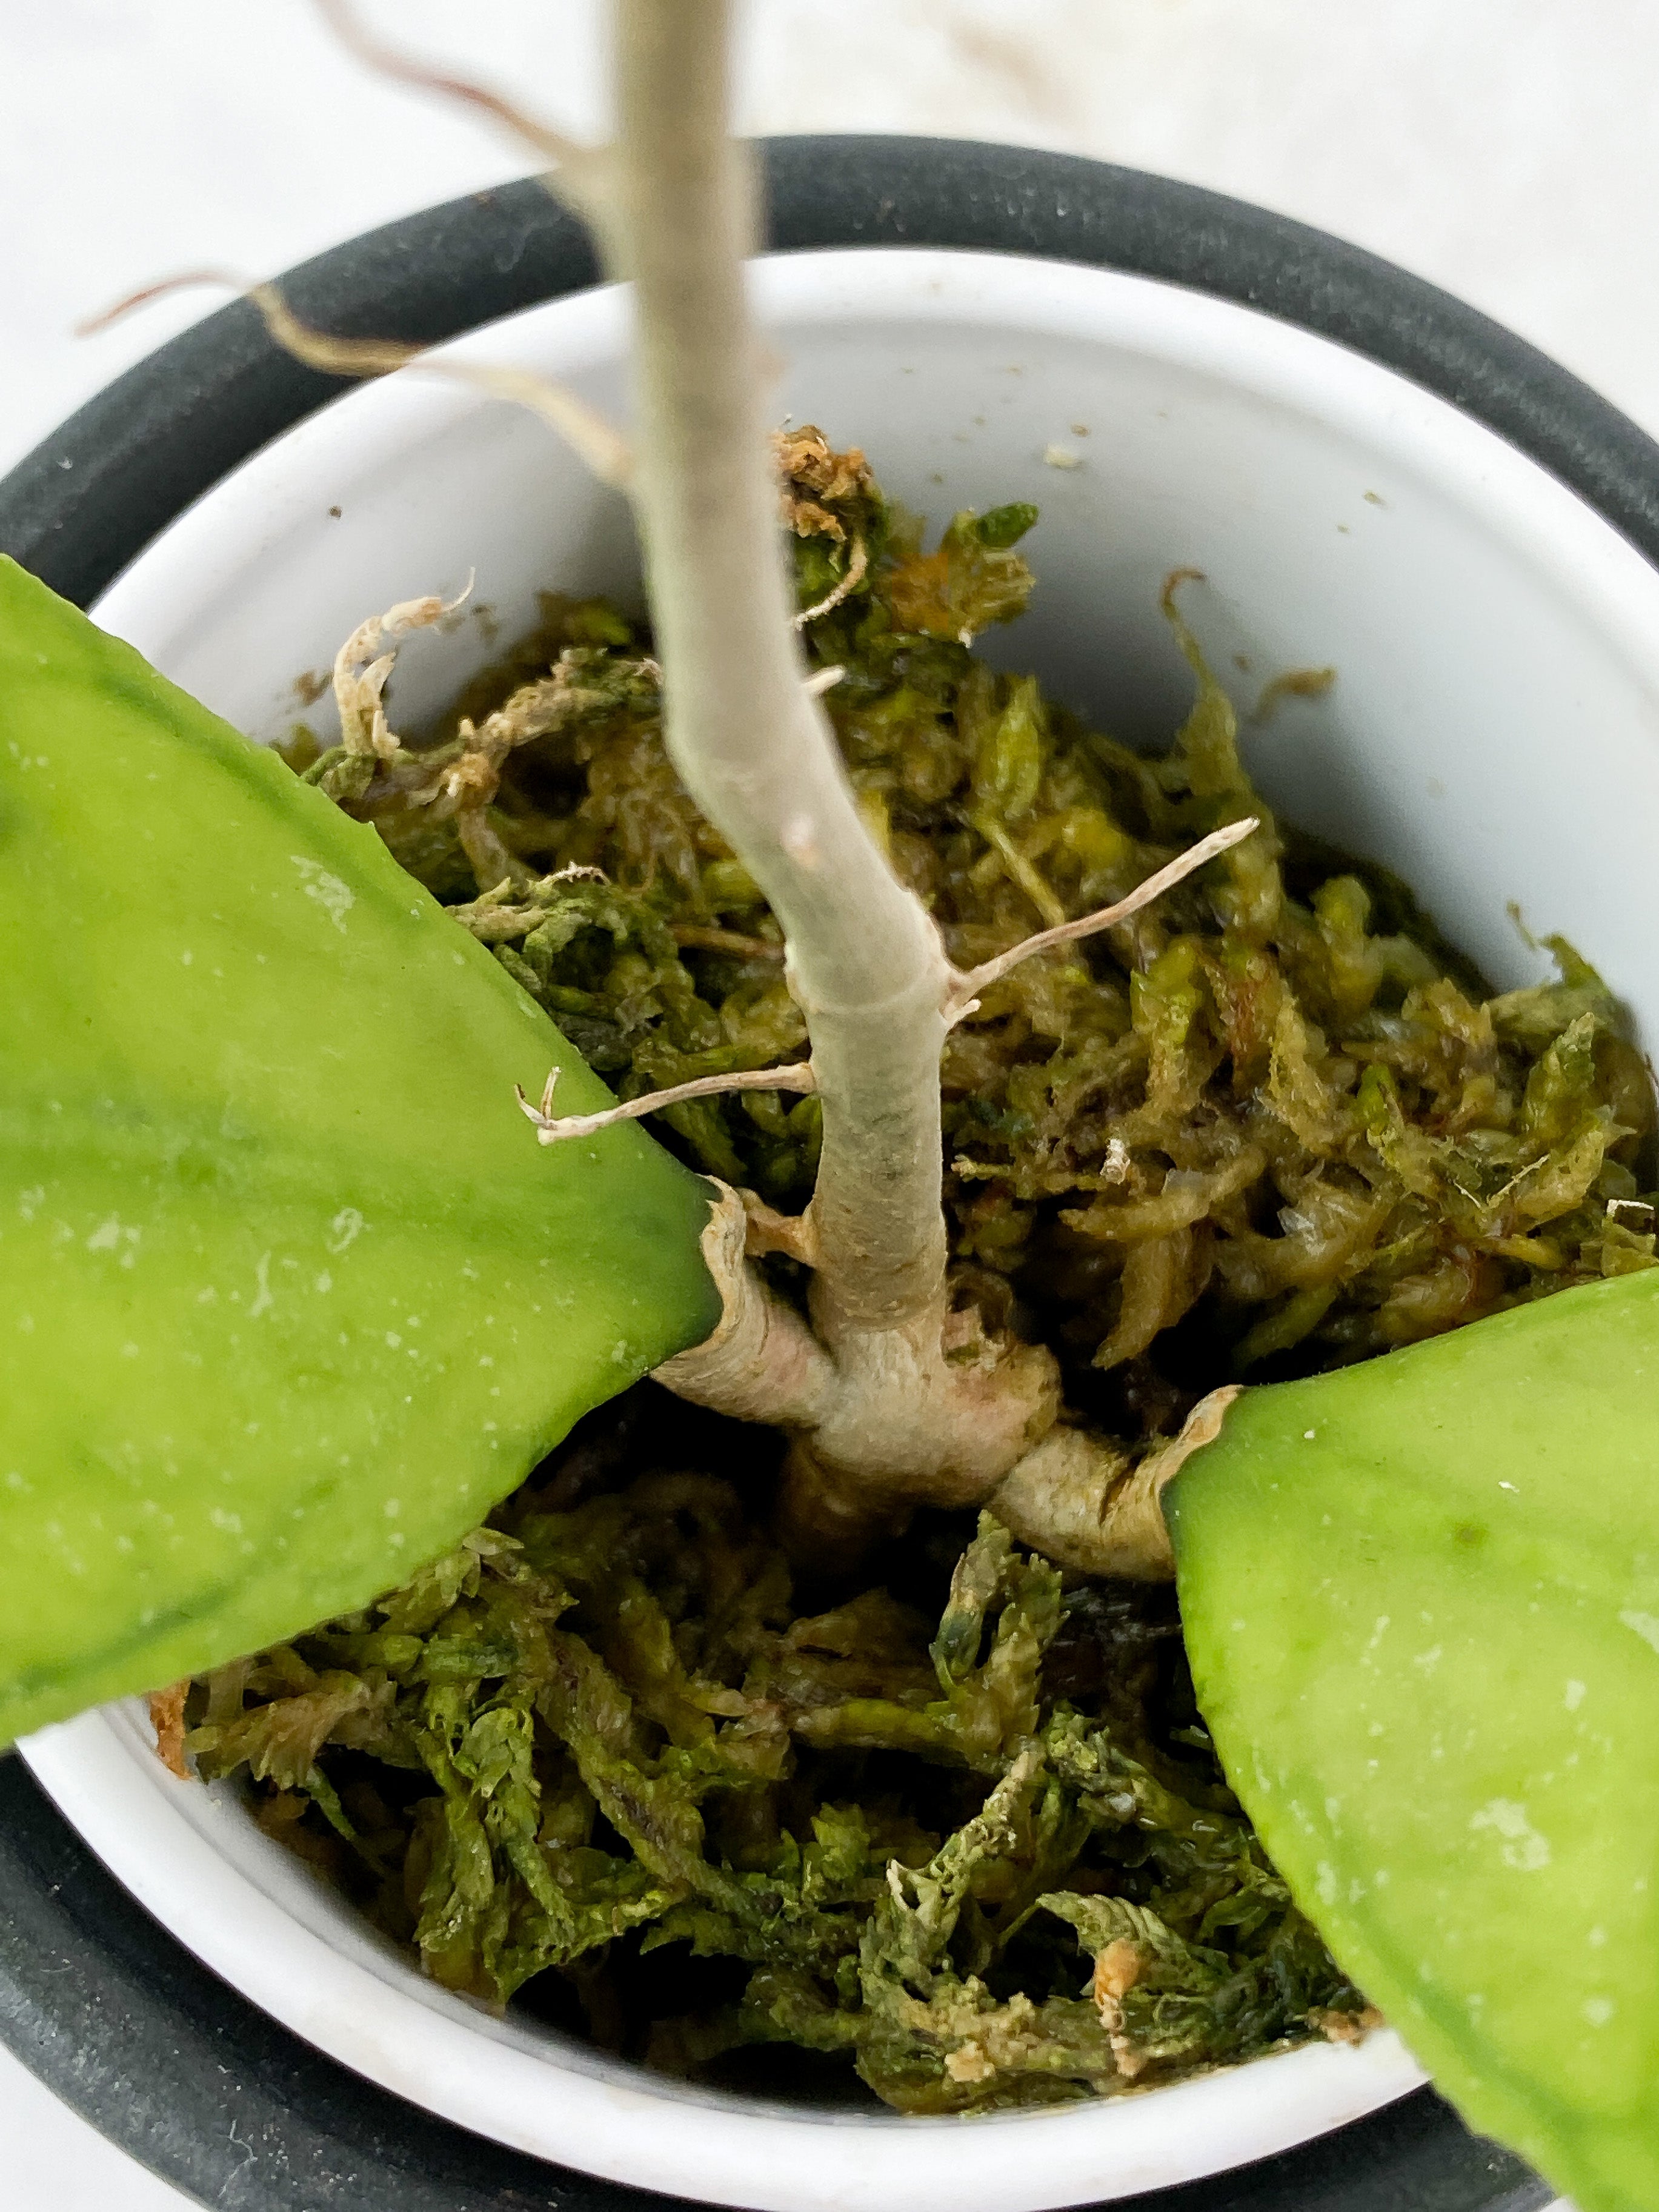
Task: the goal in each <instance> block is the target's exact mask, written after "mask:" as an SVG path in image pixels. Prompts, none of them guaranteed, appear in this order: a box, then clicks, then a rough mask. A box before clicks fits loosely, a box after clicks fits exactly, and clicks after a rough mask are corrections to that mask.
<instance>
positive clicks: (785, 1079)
mask: <svg viewBox="0 0 1659 2212" xmlns="http://www.w3.org/2000/svg"><path fill="white" fill-rule="evenodd" d="M558 1080H559V1071H558V1069H557V1068H555V1069H554V1070H553V1072H552V1073H551V1074H550V1076H549V1077H548V1079H547V1083H546V1085H545V1087H544V1090H543V1091H542V1101H541V1104H540V1105H539V1106H532V1104H531V1103H530V1101H529V1100H528V1099H527V1098H526V1097H525V1095H524V1092H523V1091H521V1090H520V1088H519V1085H517V1084H514V1085H513V1091H514V1093H515V1094H516V1096H517V1097H518V1101H519V1108H520V1112H521V1113H522V1114H523V1115H524V1116H525V1118H526V1121H533V1122H534V1123H535V1125H536V1140H537V1142H538V1144H543V1145H557V1144H562V1143H563V1141H564V1140H565V1139H567V1138H568V1137H591V1136H592V1135H594V1134H595V1133H596V1132H597V1131H599V1130H600V1129H609V1128H611V1127H614V1125H615V1124H616V1123H617V1122H618V1121H638V1120H639V1119H640V1118H641V1115H646V1114H659V1113H660V1112H661V1111H662V1109H663V1108H664V1107H665V1106H678V1105H679V1104H680V1103H681V1102H682V1101H683V1100H684V1099H687V1098H715V1097H720V1094H721V1093H722V1092H726V1091H816V1090H817V1087H818V1086H817V1078H816V1077H815V1076H814V1074H813V1073H812V1066H811V1061H810V1060H801V1061H799V1063H798V1064H797V1065H796V1066H793V1067H757V1068H752V1069H750V1071H749V1072H748V1073H741V1074H736V1075H700V1076H698V1077H696V1079H695V1080H694V1081H692V1082H690V1083H676V1084H673V1085H671V1086H670V1087H669V1089H668V1090H666V1091H647V1092H646V1094H645V1096H644V1097H643V1098H630V1099H629V1100H628V1101H627V1102H626V1103H625V1104H623V1105H621V1106H612V1107H610V1108H608V1109H606V1110H605V1112H604V1113H603V1114H566V1115H555V1113H554V1111H553V1093H554V1091H555V1090H556V1087H557V1085H558Z"/></svg>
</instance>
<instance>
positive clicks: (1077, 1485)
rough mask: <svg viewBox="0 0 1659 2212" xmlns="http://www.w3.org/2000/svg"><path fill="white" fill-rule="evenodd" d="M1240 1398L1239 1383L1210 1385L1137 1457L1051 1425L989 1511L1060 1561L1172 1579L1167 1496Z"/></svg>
mask: <svg viewBox="0 0 1659 2212" xmlns="http://www.w3.org/2000/svg"><path fill="white" fill-rule="evenodd" d="M1238 1395H1239V1386H1238V1385H1237V1383H1227V1384H1225V1385H1224V1387H1223V1388H1222V1389H1219V1390H1212V1391H1211V1393H1210V1395H1209V1396H1208V1397H1207V1398H1200V1400H1199V1401H1198V1403H1197V1405H1196V1406H1194V1408H1193V1410H1192V1412H1191V1413H1189V1414H1188V1416H1187V1419H1186V1420H1185V1422H1184V1423H1183V1425H1182V1430H1181V1433H1180V1435H1179V1436H1177V1437H1174V1438H1172V1439H1171V1441H1170V1443H1166V1444H1162V1445H1159V1446H1158V1448H1157V1449H1155V1450H1152V1451H1150V1452H1146V1453H1144V1454H1142V1455H1139V1456H1137V1455H1136V1454H1135V1453H1134V1452H1133V1451H1132V1450H1130V1449H1128V1448H1127V1446H1126V1445H1123V1444H1118V1443H1109V1442H1108V1441H1107V1440H1106V1439H1105V1438H1104V1437H1092V1436H1085V1434H1084V1433H1083V1431H1081V1430H1080V1429H1071V1428H1065V1427H1060V1428H1056V1429H1053V1430H1051V1431H1049V1433H1048V1435H1047V1436H1046V1437H1044V1438H1043V1439H1042V1443H1040V1444H1038V1445H1037V1447H1036V1450H1035V1451H1030V1452H1028V1453H1027V1454H1026V1455H1025V1456H1024V1459H1022V1460H1020V1461H1019V1462H1018V1463H1017V1464H1016V1465H1015V1467H1014V1468H1012V1471H1011V1472H1010V1474H1008V1475H1006V1477H1005V1479H1004V1480H1003V1481H1002V1482H1001V1483H1000V1485H999V1486H998V1487H997V1488H996V1489H995V1490H994V1492H992V1494H991V1498H990V1499H989V1504H990V1508H991V1510H992V1512H994V1514H995V1515H996V1516H997V1518H998V1519H999V1520H1000V1521H1001V1522H1003V1523H1004V1524H1005V1525H1006V1527H1007V1528H1011V1529H1012V1531H1013V1533H1014V1534H1015V1535H1016V1536H1018V1538H1019V1539H1020V1541H1022V1542H1023V1543H1027V1544H1031V1545H1034V1546H1035V1547H1036V1549H1037V1550H1038V1551H1041V1552H1043V1553H1047V1555H1048V1558H1049V1559H1055V1560H1057V1561H1058V1562H1059V1563H1060V1565H1061V1566H1063V1567H1075V1568H1076V1569H1077V1570H1078V1571H1079V1573H1082V1574H1085V1575H1117V1576H1121V1577H1122V1578H1123V1579H1124V1580H1126V1581H1128V1582H1139V1583H1166V1582H1171V1581H1173V1580H1174V1578H1175V1553H1174V1551H1173V1550H1172V1549H1171V1547H1170V1532H1169V1529H1168V1528H1166V1527H1165V1525H1164V1504H1163V1500H1164V1491H1165V1489H1166V1488H1167V1487H1168V1486H1169V1485H1170V1483H1171V1482H1173V1481H1174V1480H1175V1478H1176V1475H1178V1474H1180V1472H1181V1470H1182V1468H1183V1467H1184V1466H1185V1465H1186V1464H1187V1462H1188V1460H1189V1459H1190V1458H1191V1457H1192V1455H1193V1454H1194V1452H1195V1451H1197V1450H1198V1449H1200V1446H1202V1445H1204V1444H1212V1443H1214V1442H1215V1440H1216V1438H1217V1437H1218V1436H1219V1435H1220V1434H1221V1424H1222V1420H1223V1418H1224V1416H1225V1413H1226V1411H1227V1408H1228V1407H1229V1406H1231V1404H1232V1402H1233V1401H1234V1399H1235V1398H1237V1396H1238Z"/></svg>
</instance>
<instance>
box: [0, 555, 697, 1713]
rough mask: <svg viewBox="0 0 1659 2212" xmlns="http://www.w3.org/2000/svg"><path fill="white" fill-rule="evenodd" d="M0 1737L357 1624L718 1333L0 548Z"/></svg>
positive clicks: (481, 982)
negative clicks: (300, 1634) (635, 1392)
mask: <svg viewBox="0 0 1659 2212" xmlns="http://www.w3.org/2000/svg"><path fill="white" fill-rule="evenodd" d="M0 975H3V978H4V981H3V994H4V997H3V1006H4V1019H3V1022H0V1352H3V1358H4V1361H5V1367H6V1373H7V1378H8V1379H7V1383H6V1387H5V1390H4V1393H3V1401H0V1744H3V1743H4V1742H6V1741H9V1739H10V1738H11V1737H13V1736H15V1735H18V1734H20V1733H21V1732H22V1731H24V1730H25V1729H31V1728H34V1727H38V1726H39V1725H40V1724H41V1723H44V1722H46V1721H49V1720H53V1719H56V1718H58V1717H62V1716H64V1715H65V1714H68V1713H70V1712H73V1711H76V1710H77V1709H79V1708H80V1707H82V1706H83V1705H88V1704H91V1703H94V1702H95V1701H97V1700H99V1699H104V1698H107V1697H111V1696H113V1695H115V1694H117V1693H118V1692H125V1691H130V1690H134V1689H142V1688H146V1687H150V1686H155V1685H156V1684H158V1683H161V1682H165V1681H167V1680H172V1679H173V1678H175V1677H177V1676H179V1675H182V1674H190V1673H195V1672H199V1671H201V1670H203V1669H204V1668H209V1667H211V1666H213V1665H215V1664H216V1663H218V1662H222V1661H224V1660H226V1659H228V1658H230V1657H232V1656H234V1655H235V1654H236V1653H238V1652H240V1651H246V1650H253V1649H256V1648H257V1647H258V1646H259V1645H262V1644H270V1643H272V1642H274V1641H276V1639H278V1638H283V1637H285V1636H288V1635H290V1634H292V1633H294V1632H296V1631H298V1630H300V1629H301V1628H303V1627H305V1626H307V1625H308V1624H309V1623H311V1622H313V1621H315V1620H319V1619H322V1618H324V1617H325V1616H329V1615H332V1614H337V1613H343V1612H346V1611H348V1610H349V1609H350V1608H352V1607H356V1606H360V1605H362V1604H363V1603H364V1602H366V1601H367V1600H368V1599H369V1598H370V1597H372V1596H373V1595H374V1594H375V1592H376V1591H377V1590H379V1589H384V1588H385V1587H386V1585H388V1584H389V1583H393V1582H401V1581H404V1580H405V1579H406V1578H407V1577H408V1575H409V1573H410V1571H411V1570H412V1569H413V1568H414V1567H416V1565H419V1564H420V1563H421V1562H422V1561H423V1560H425V1559H429V1558H431V1557H433V1556H434V1555H435V1554H436V1553H439V1552H440V1551H441V1550H443V1549H445V1548H446V1547H449V1546H452V1545H453V1544H454V1543H455V1542H456V1541H458V1540H459V1537H460V1536H461V1535H462V1534H465V1531H466V1530H467V1529H468V1528H471V1526H472V1525H473V1524H474V1522H476V1521H477V1519H478V1518H479V1516H480V1515H481V1514H482V1513H483V1511H485V1510H488V1508H489V1506H490V1505H491V1504H494V1503H495V1501H496V1500H498V1499H499V1498H502V1497H504V1496H505V1495H506V1493H507V1492H508V1491H510V1490H511V1489H512V1488H513V1486H515V1485H516V1484H517V1483H518V1482H519V1481H520V1480H521V1478H522V1477H523V1475H524V1474H525V1473H526V1470H527V1469H528V1468H530V1467H531V1466H532V1464H533V1463H534V1462H535V1461H536V1460H537V1459H538V1457H539V1456H540V1455H542V1454H543V1453H544V1452H545V1451H546V1450H547V1449H548V1448H549V1447H550V1445H551V1444H553V1443H555V1442H556V1440H557V1439H558V1438H559V1437H561V1436H562V1435H563V1433H564V1432H565V1431H566V1430H567V1429H568V1426H569V1425H570V1424H571V1422H572V1421H573V1420H574V1419H575V1418H576V1417H577V1416H578V1415H579V1414H580V1413H583V1412H585V1411H586V1409H587V1408H588V1407H591V1406H592V1405H594V1404H596V1403H597V1402H599V1401H600V1400H602V1399H604V1398H606V1397H609V1396H610V1395H612V1393H613V1392H615V1391H617V1390H618V1389H622V1388H623V1386H624V1385H625V1384H626V1383H630V1382H632V1381H633V1380H634V1379H635V1377H636V1376H639V1375H641V1374H642V1373H644V1372H646V1371H647V1370H648V1369H650V1368H652V1367H653V1366H655V1365H656V1364H657V1363H658V1362H659V1361H660V1360H661V1359H663V1358H665V1357H667V1356H668V1355H669V1354H671V1352H675V1351H677V1350H678V1349H680V1348H682V1347H683V1346H686V1345H688V1344H692V1343H696V1341H698V1340H699V1339H700V1338H701V1337H702V1336H703V1335H705V1334H707V1333H708V1329H709V1328H711V1327H712V1326H713V1323H714V1318H715V1316H716V1313H717V1310H718V1309H717V1301H716V1297H715V1293H714V1288H713V1285H712V1284H711V1283H710V1281H709V1279H708V1275H707V1273H706V1272H705V1270H704V1268H703V1267H702V1261H701V1258H700V1256H699V1254H698V1249H697V1238H698V1235H699V1231H700V1230H701V1228H702V1223H703V1221H704V1219H705V1218H706V1213H707V1202H706V1191H705V1187H704V1186H702V1185H701V1184H700V1183H699V1182H697V1181H696V1179H695V1178H694V1177H692V1176H690V1175H688V1174H686V1173H685V1172H684V1170H682V1169H680V1168H679V1167H678V1166H677V1165H675V1164H674V1163H673V1162H672V1161H671V1160H670V1159H669V1158H667V1156H666V1155H665V1153H663V1152H660V1151H659V1150H658V1148H657V1147H656V1146H653V1144H652V1143H651V1141H650V1140H649V1139H647V1138H646V1137H645V1136H644V1135H643V1134H642V1133H641V1132H640V1131H639V1130H638V1129H637V1128H635V1127H631V1126H629V1127H619V1128H616V1129H611V1130H609V1131H606V1132H605V1133H604V1134H602V1135H601V1136H599V1137H598V1138H595V1139H592V1141H590V1142H585V1143H577V1144H571V1145H567V1146H558V1147H555V1148H553V1149H551V1150H545V1151H544V1150H542V1149H541V1148H539V1147H538V1146H537V1144H536V1143H535V1141H534V1139H533V1137H532V1133H531V1131H530V1129H529V1127H527V1125H526V1122H525V1121H524V1120H523V1118H522V1116H521V1115H520V1113H519V1110H518V1107H517V1105H516V1103H515V1101H514V1099H513V1084H514V1083H515V1082H517V1083H520V1084H522V1085H524V1086H525V1088H526V1090H529V1091H538V1090H539V1089H540V1086H541V1085H542V1082H543V1080H544V1078H545V1076H546V1074H547V1072H548V1068H549V1066H550V1065H556V1066H559V1067H560V1068H561V1069H562V1070H563V1071H564V1074H563V1077H562V1086H561V1089H560V1092H559V1097H560V1101H561V1103H562V1105H565V1106H568V1109H570V1110H572V1111H577V1112H580V1111H583V1110H590V1109H593V1108H595V1107H599V1106H602V1105H604V1104H605V1103H606V1094H605V1091H604V1090H603V1089H602V1087H601V1086H600V1085H599V1083H598V1082H597V1081H596V1079H594V1078H593V1077H592V1076H591V1075H590V1074H589V1073H588V1072H587V1071H586V1068H585V1067H584V1066H582V1064H581V1062H580V1060H579V1059H578V1057H577V1056H576V1054H574V1052H573V1051H572V1050H571V1049H570V1048H569V1047H568V1045H567V1044H566V1043H565V1042H564V1041H563V1040H562V1038H561V1037H560V1036H558V1034H557V1032H556V1030H554V1029H553V1028H552V1027H551V1025H550V1024H549V1022H548V1021H547V1019H546V1018H545V1016H544V1014H543V1013H542V1012H540V1011H539V1010H538V1008H537V1007H536V1006H533V1005H532V1003H531V1001H530V1000H529V999H528V998H527V997H526V995H525V994H524V993H523V992H522V991H520V989H519V987H517V985H516V984H514V983H513V981H511V980H510V979H509V978H508V977H507V975H506V974H505V973H504V972H503V971H502V969H501V968H500V966H499V965H498V964H497V963H495V960H493V959H492V958H491V957H490V955H489V952H488V951H486V950H485V949H484V948H483V946H481V945H478V944H477V943H475V942H474V941H473V940H472V939H471V938H470V937H469V936H468V935H467V934H466V933H465V932H464V931H462V930H460V929H459V928H457V927H455V926H454V924H453V923H452V922H451V921H448V920H447V918H446V917H445V915H444V914H443V913H442V911H441V908H439V907H438V906H437V905H436V904H435V902H433V900H432V899H431V898H430V897H429V896H428V895H427V894H426V893H425V892H424V891H423V890H421V889H420V887H419V886H418V885H417V884H415V883H413V882H412V881H411V880H410V878H408V877H407V876H405V875H404V873H403V872H402V871H401V870H400V869H399V868H398V866H396V864H395V863H394V862H393V861H392V859H391V857H390V855H389V854H387V853H386V850H385V848H384V847H383V846H382V845H381V843H380V840H379V838H378V837H377V836H376V835H375V833H374V831H373V830H372V829H368V828H364V827H362V826H360V825H359V824H357V823H352V822H350V821H349V820H348V819H347V818H346V817H344V816H343V814H341V813H340V812H339V811H337V808H335V807H334V806H333V805H331V803H330V802H329V801H328V800H327V799H325V798H324V797H323V796H322V794H321V793H319V792H315V791H312V790H309V789H307V788H306V787H303V786H302V785H301V783H300V782H299V781H297V779H296V778H295V777H294V776H293V775H290V773H289V770H288V769H286V768H285V767H284V766H283V763H282V762H281V761H280V760H278V759H277V758H276V757H275V756H274V755H272V754H270V753H269V752H265V751H263V750H260V749H258V747H255V746H253V745H250V744H247V743H246V741H245V740H244V739H243V738H240V737H239V736H238V735H237V733H236V732H234V730H232V729H230V728H229V727H228V726H227V725H225V724H224V723H222V722H221V721H219V720H217V719H216V717H215V716H213V715H211V714H209V713H207V712H206V710H205V709H204V708H201V707H199V706H197V704H196V703H195V702H193V701H191V699H189V698H187V697H186V696H185V695H184V694H183V693H182V692H180V691H179V690H176V689H175V688H174V687H173V685H172V684H167V683H166V682H165V681H164V680H163V679H162V678H161V677H159V676H158V675H156V674H155V671H153V670H152V669H150V668H149V667H148V666H147V665H145V663H144V662H143V659H141V658H140V657H139V655H138V654H137V653H134V652H133V651H131V648H130V647H126V646H125V645H122V644H119V643H118V642H117V641H115V640H113V639H112V638H109V637H106V636H105V635H103V634H102V633H101V632H100V631H99V630H97V629H94V626H93V625H92V624H91V623H88V621H86V620H85V619H84V617H82V616H81V615H79V614H77V613H76V611H75V610H74V609H73V608H72V607H70V606H68V605H65V604H64V602H63V601H62V600H59V599H56V598H54V597H53V595H52V593H51V592H48V591H46V588H45V587H44V586H42V585H40V584H39V583H37V582H36V581H35V580H33V578H32V577H30V576H29V575H27V574H25V572H24V571H23V570H22V569H21V568H17V567H16V566H15V564H14V563H12V562H0Z"/></svg>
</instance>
